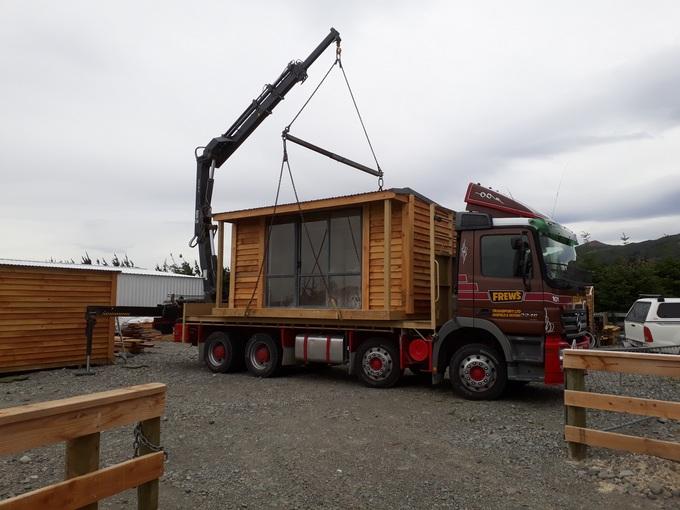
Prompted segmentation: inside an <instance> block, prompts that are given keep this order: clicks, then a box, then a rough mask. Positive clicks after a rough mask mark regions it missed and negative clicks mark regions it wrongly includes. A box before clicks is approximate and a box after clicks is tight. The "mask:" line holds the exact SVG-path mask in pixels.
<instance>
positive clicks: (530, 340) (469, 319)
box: [435, 184, 590, 398]
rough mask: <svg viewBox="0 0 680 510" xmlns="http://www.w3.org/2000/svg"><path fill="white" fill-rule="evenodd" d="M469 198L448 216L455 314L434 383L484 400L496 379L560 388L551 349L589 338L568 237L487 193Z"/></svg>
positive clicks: (441, 335) (441, 337) (555, 352)
mask: <svg viewBox="0 0 680 510" xmlns="http://www.w3.org/2000/svg"><path fill="white" fill-rule="evenodd" d="M474 193H476V196H477V197H480V195H481V197H480V198H477V199H475V198H472V201H470V200H468V211H466V212H460V213H457V215H456V232H457V235H458V247H459V248H458V256H457V264H456V272H457V277H456V281H457V285H456V287H455V288H454V303H455V306H456V309H455V310H452V313H451V317H452V318H451V319H450V320H449V321H447V322H446V323H445V324H444V325H443V326H442V327H441V328H440V330H439V331H438V334H437V341H438V343H439V345H438V347H439V353H440V354H441V356H440V357H439V356H438V360H437V363H436V365H435V366H436V367H437V371H438V374H435V377H436V378H438V379H441V378H443V374H444V371H445V370H446V369H447V368H448V369H449V377H450V379H451V382H452V384H454V387H456V389H457V391H458V392H459V393H462V394H463V395H465V396H467V397H468V398H493V397H495V396H496V393H499V392H501V391H502V389H503V388H502V387H503V386H504V381H505V380H508V381H524V382H529V381H540V382H545V383H548V384H551V383H552V384H554V383H558V384H559V383H562V382H563V373H562V369H561V359H560V352H561V350H562V349H565V348H568V347H570V346H571V345H572V344H573V343H574V342H576V345H577V346H578V347H583V348H585V347H587V345H588V343H589V340H590V333H589V332H588V306H587V300H586V282H585V280H587V275H584V274H582V273H580V272H579V271H578V270H577V269H576V268H575V267H574V263H575V261H576V250H575V246H576V244H577V241H576V236H575V235H574V234H573V233H572V232H570V231H569V230H568V229H566V228H564V227H562V226H561V225H559V224H557V223H555V222H553V221H551V220H550V219H548V218H546V217H545V216H543V215H541V214H540V213H537V212H536V211H533V210H531V209H529V208H528V207H526V206H523V205H522V204H519V203H518V202H514V201H511V200H510V199H508V198H507V197H504V196H503V195H500V194H499V193H497V192H494V191H493V190H489V189H487V188H482V187H481V186H478V185H472V184H471V185H470V187H469V188H468V194H467V196H468V199H470V198H471V196H472V194H474ZM508 202H511V203H508ZM462 344H466V345H468V347H464V348H463V352H462V353H460V352H459V351H460V350H461V348H460V345H462ZM469 345H473V346H474V347H469ZM456 352H459V354H458V355H456Z"/></svg>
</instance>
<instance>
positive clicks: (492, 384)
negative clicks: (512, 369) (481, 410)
mask: <svg viewBox="0 0 680 510" xmlns="http://www.w3.org/2000/svg"><path fill="white" fill-rule="evenodd" d="M449 377H450V378H451V386H452V387H453V390H454V391H455V392H456V393H458V394H459V395H460V396H462V397H464V398H467V399H469V400H493V399H495V398H498V397H500V396H501V395H502V394H503V391H504V390H505V387H506V386H507V384H508V373H507V369H506V366H505V361H504V360H503V357H502V356H501V354H500V353H499V352H498V351H497V350H496V349H494V348H492V347H489V346H487V345H484V344H468V345H464V346H463V347H461V348H460V349H458V350H457V351H456V352H454V353H453V356H452V357H451V364H450V365H449Z"/></svg>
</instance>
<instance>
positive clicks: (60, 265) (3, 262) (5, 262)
mask: <svg viewBox="0 0 680 510" xmlns="http://www.w3.org/2000/svg"><path fill="white" fill-rule="evenodd" d="M0 266H20V267H43V268H55V269H72V270H75V271H77V270H81V271H114V272H117V273H120V270H121V268H119V267H113V266H96V265H92V264H69V263H66V262H42V261H38V260H19V259H0Z"/></svg>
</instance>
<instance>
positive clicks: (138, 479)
mask: <svg viewBox="0 0 680 510" xmlns="http://www.w3.org/2000/svg"><path fill="white" fill-rule="evenodd" d="M164 409H165V385H164V384H159V383H151V384H142V385H139V386H130V387H128V388H122V389H118V390H111V391H104V392H101V393H93V394H90V395H82V396H78V397H72V398H66V399H63V400H53V401H50V402H40V403H37V404H28V405H23V406H18V407H11V408H9V409H0V455H9V454H13V453H18V452H22V451H24V450H27V449H30V448H37V447H40V446H45V445H49V444H53V443H57V442H61V441H66V473H65V478H66V480H65V481H63V482H60V483H56V484H54V485H49V486H47V487H43V488H40V489H37V490H34V491H31V492H27V493H25V494H21V495H19V496H15V497H13V498H10V499H6V500H4V501H0V510H10V509H11V510H24V509H26V510H30V509H35V508H54V509H77V508H85V509H96V508H97V501H99V500H101V499H104V498H108V497H110V496H113V495H114V494H117V493H119V492H122V491H124V490H127V489H131V488H133V487H137V498H138V508H139V509H142V510H150V509H156V508H158V478H159V477H160V476H161V475H162V474H163V464H164V460H165V459H164V453H163V452H161V451H153V450H152V449H151V448H150V447H149V446H148V445H145V444H144V442H142V443H141V444H140V447H139V455H140V456H139V457H135V458H133V459H131V460H127V461H125V462H121V463H120V464H116V465H113V466H110V467H107V468H104V469H99V436H100V433H101V432H102V431H104V430H108V429H111V428H114V427H120V426H123V425H129V424H131V423H135V422H140V424H141V432H142V434H144V437H145V438H146V439H147V440H148V441H149V443H151V444H153V445H158V444H160V417H161V415H162V414H163V411H164ZM131 439H132V438H131Z"/></svg>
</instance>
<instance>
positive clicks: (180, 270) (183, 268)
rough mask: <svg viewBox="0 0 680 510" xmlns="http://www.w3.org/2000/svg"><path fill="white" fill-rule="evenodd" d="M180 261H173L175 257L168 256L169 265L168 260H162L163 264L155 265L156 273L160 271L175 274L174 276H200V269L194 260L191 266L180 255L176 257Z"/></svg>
mask: <svg viewBox="0 0 680 510" xmlns="http://www.w3.org/2000/svg"><path fill="white" fill-rule="evenodd" d="M177 258H178V259H180V260H179V262H177V261H176V260H175V256H174V255H173V254H172V253H171V254H170V264H168V259H164V260H163V264H156V267H155V269H156V271H162V272H164V273H175V274H186V275H189V276H201V269H200V268H199V266H198V262H197V261H196V260H194V263H193V265H192V264H190V263H189V262H188V261H187V260H185V259H184V257H183V256H182V254H181V253H180V254H179V255H177Z"/></svg>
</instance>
